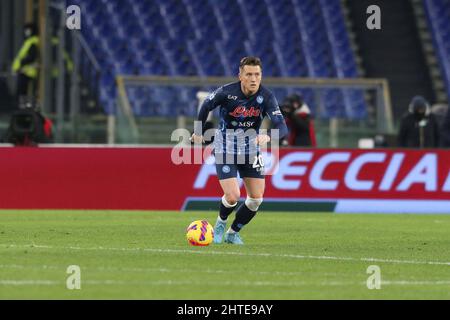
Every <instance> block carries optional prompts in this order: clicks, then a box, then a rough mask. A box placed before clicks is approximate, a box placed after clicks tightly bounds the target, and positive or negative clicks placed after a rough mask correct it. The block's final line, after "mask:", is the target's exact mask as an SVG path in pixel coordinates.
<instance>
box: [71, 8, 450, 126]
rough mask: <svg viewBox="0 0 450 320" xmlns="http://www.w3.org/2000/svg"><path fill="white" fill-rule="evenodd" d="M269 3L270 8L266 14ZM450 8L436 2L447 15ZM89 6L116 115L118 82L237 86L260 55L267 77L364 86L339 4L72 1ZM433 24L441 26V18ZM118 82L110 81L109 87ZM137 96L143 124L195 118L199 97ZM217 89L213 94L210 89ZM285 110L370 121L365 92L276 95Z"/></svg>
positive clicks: (445, 46) (90, 30) (90, 34)
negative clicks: (213, 81)
mask: <svg viewBox="0 0 450 320" xmlns="http://www.w3.org/2000/svg"><path fill="white" fill-rule="evenodd" d="M261 2H263V5H262V4H261ZM447 2H448V1H446V0H436V1H434V2H433V5H432V6H433V10H434V11H433V12H435V11H436V10H438V11H436V12H439V11H445V10H447V8H448V5H447ZM69 3H74V4H78V5H81V7H82V11H83V17H84V19H83V23H84V24H85V26H86V27H85V28H83V29H82V33H83V35H84V36H85V38H86V40H87V42H88V43H89V44H90V46H91V48H92V51H93V53H94V55H95V56H96V57H97V59H98V60H99V63H100V64H101V67H102V69H103V72H104V75H103V76H102V80H101V92H100V96H101V101H102V103H104V105H105V109H107V110H109V111H111V110H113V109H114V108H113V104H114V99H115V91H113V90H115V89H113V88H114V76H115V75H117V74H119V73H121V74H141V75H171V76H176V75H197V76H232V75H236V74H237V72H238V68H237V65H238V62H239V61H240V59H241V58H242V57H244V56H248V55H258V56H260V57H261V58H262V60H263V65H264V75H265V76H275V77H278V76H288V77H356V76H357V75H358V74H357V73H358V72H357V68H356V63H355V61H354V57H353V52H352V50H351V47H350V44H349V39H348V35H347V31H346V28H345V24H344V20H343V19H344V18H343V15H342V12H341V8H340V1H339V0H328V1H324V0H277V1H270V0H268V1H263V0H245V1H241V0H227V1H217V0H133V1H132V0H97V1H90V0H71V1H69ZM433 17H434V16H433ZM448 21H449V19H448V17H447V19H445V18H441V17H435V25H436V28H439V30H440V33H439V39H441V40H440V43H442V45H441V47H442V48H441V49H440V52H441V55H444V54H447V56H449V54H448V53H449V52H450V45H449V43H450V41H449V39H450V31H449V28H448V26H449V22H448ZM111 79H112V80H111ZM169 89H170V88H159V89H157V88H148V90H146V91H145V92H143V91H142V92H141V91H138V90H133V89H130V92H129V98H130V101H131V100H132V105H133V110H134V112H135V113H136V114H137V115H141V116H148V115H165V116H174V115H176V114H180V113H183V114H187V115H194V114H195V113H196V108H197V106H196V104H197V100H196V98H195V92H194V91H195V90H197V89H198V88H183V87H180V88H174V87H173V88H171V89H170V90H169ZM210 89H212V88H210ZM274 90H275V94H276V96H277V98H278V99H279V100H283V99H284V97H285V96H286V95H288V94H290V93H293V92H301V93H302V94H303V95H304V97H305V100H306V101H307V103H308V104H309V105H310V107H311V108H312V109H313V110H315V109H316V108H317V107H318V105H317V101H318V100H322V101H323V102H324V109H325V111H326V113H325V114H324V115H323V116H324V117H334V116H342V117H349V118H364V117H365V116H366V103H365V99H364V97H363V95H362V93H361V92H360V91H358V90H354V89H353V90H351V89H346V90H336V89H334V90H322V91H321V93H320V94H319V96H320V97H319V98H318V94H315V93H314V92H313V91H312V90H311V89H305V88H303V89H298V88H287V89H280V88H274Z"/></svg>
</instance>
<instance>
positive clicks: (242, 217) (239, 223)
mask: <svg viewBox="0 0 450 320" xmlns="http://www.w3.org/2000/svg"><path fill="white" fill-rule="evenodd" d="M262 201H263V199H262V198H260V199H253V198H249V197H247V199H246V200H245V202H244V203H243V204H242V205H241V206H240V207H239V209H238V211H237V212H236V219H234V221H233V224H232V225H231V228H230V230H228V232H239V231H241V229H242V228H243V227H244V226H245V225H247V224H248V223H249V222H250V221H251V220H252V219H253V218H254V217H255V215H256V212H257V211H258V209H259V206H260V205H261V203H262Z"/></svg>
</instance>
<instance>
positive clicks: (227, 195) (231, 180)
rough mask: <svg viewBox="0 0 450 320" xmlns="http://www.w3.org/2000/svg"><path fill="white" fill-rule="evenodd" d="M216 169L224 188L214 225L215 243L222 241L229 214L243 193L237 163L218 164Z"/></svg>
mask: <svg viewBox="0 0 450 320" xmlns="http://www.w3.org/2000/svg"><path fill="white" fill-rule="evenodd" d="M216 170H217V176H218V177H219V182H220V186H221V187H222V190H223V197H222V199H221V202H220V210H219V216H218V217H217V221H216V225H215V227H214V243H221V242H222V238H223V235H224V233H225V229H226V226H227V219H228V216H229V215H230V214H231V213H232V212H233V210H234V208H236V206H237V203H238V201H239V198H240V196H241V194H240V190H239V183H238V181H237V168H236V166H235V165H220V164H216Z"/></svg>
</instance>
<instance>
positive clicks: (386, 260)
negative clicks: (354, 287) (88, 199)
mask: <svg viewBox="0 0 450 320" xmlns="http://www.w3.org/2000/svg"><path fill="white" fill-rule="evenodd" d="M0 247H4V248H27V249H33V248H34V249H60V250H80V251H126V252H156V253H176V254H179V253H188V254H205V255H232V256H247V257H268V258H291V259H310V260H334V261H355V262H381V263H393V264H413V265H443V266H450V262H445V261H418V260H399V259H381V258H364V257H363V258H353V257H333V256H312V255H296V254H272V253H246V252H235V251H197V250H186V249H157V248H111V247H101V246H100V247H90V248H88V247H73V246H67V247H54V246H47V245H35V244H32V245H14V244H0Z"/></svg>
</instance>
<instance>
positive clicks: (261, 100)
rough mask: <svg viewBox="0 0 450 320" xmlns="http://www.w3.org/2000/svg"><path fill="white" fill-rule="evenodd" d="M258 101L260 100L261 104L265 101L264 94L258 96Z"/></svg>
mask: <svg viewBox="0 0 450 320" xmlns="http://www.w3.org/2000/svg"><path fill="white" fill-rule="evenodd" d="M256 102H258V103H259V104H261V103H263V102H264V97H263V96H258V98H256Z"/></svg>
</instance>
